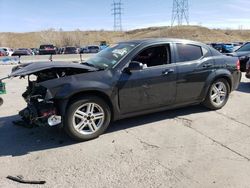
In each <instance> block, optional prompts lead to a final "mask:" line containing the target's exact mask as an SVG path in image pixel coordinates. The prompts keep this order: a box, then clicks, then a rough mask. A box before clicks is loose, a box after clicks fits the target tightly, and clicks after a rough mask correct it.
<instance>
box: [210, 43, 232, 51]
mask: <svg viewBox="0 0 250 188" xmlns="http://www.w3.org/2000/svg"><path fill="white" fill-rule="evenodd" d="M211 46H212V47H213V48H214V49H216V50H218V51H219V52H221V53H232V52H233V51H234V45H233V44H231V43H211Z"/></svg>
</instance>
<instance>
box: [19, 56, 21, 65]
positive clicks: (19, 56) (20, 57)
mask: <svg viewBox="0 0 250 188" xmlns="http://www.w3.org/2000/svg"><path fill="white" fill-rule="evenodd" d="M18 57H19V61H18V64H21V55H18Z"/></svg>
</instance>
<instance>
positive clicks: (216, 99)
mask: <svg viewBox="0 0 250 188" xmlns="http://www.w3.org/2000/svg"><path fill="white" fill-rule="evenodd" d="M226 98H227V87H226V85H225V84H224V83H223V82H216V83H214V84H213V85H212V88H211V92H210V99H211V102H212V103H213V104H214V105H216V106H219V105H221V104H222V103H224V101H225V100H226Z"/></svg>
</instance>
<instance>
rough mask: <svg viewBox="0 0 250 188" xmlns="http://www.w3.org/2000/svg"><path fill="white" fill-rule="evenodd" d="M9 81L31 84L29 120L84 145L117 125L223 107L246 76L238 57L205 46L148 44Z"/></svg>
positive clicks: (28, 67)
mask: <svg viewBox="0 0 250 188" xmlns="http://www.w3.org/2000/svg"><path fill="white" fill-rule="evenodd" d="M10 77H27V78H28V87H27V90H26V91H25V93H23V98H24V99H25V101H26V102H27V107H26V108H25V109H24V110H22V111H20V115H21V116H22V118H23V120H24V121H25V122H27V123H29V124H35V125H38V126H57V125H60V126H62V127H64V129H65V131H66V132H67V133H68V134H69V135H70V136H71V137H72V138H74V139H76V140H79V141H85V140H89V139H93V138H96V137H98V136H99V135H100V134H102V133H103V132H104V131H105V130H106V129H107V127H108V126H109V124H110V122H111V121H115V120H118V119H123V118H127V117H132V116H136V115H141V114H147V113H152V112H156V111H163V110H167V109H172V108H177V107H182V106H187V105H195V104H203V105H205V106H206V107H208V108H210V109H213V110H217V109H220V108H222V107H223V106H224V105H225V104H226V103H227V100H228V98H229V94H230V92H232V91H233V90H235V89H236V88H237V87H238V85H239V82H240V79H241V72H240V65H239V61H238V58H235V57H228V56H224V55H222V54H220V53H219V52H217V51H216V50H214V49H213V48H211V47H208V46H207V45H205V44H202V43H198V42H193V41H187V40H178V39H146V40H135V41H128V42H122V43H119V44H116V45H114V46H110V47H109V48H106V49H105V50H103V51H101V52H100V53H98V54H96V55H95V56H93V57H92V58H90V59H89V60H87V61H86V62H84V63H70V62H38V63H29V64H22V65H19V66H16V67H14V68H13V70H12V73H11V75H10Z"/></svg>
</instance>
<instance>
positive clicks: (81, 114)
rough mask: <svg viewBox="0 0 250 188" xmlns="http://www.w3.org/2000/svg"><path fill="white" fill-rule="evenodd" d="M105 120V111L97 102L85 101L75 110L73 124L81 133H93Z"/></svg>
mask: <svg viewBox="0 0 250 188" xmlns="http://www.w3.org/2000/svg"><path fill="white" fill-rule="evenodd" d="M104 120H105V113H104V110H103V109H102V107H101V106H99V105H98V104H96V103H85V104H83V105H81V106H80V107H79V108H77V110H76V111H75V112H74V115H73V126H74V129H75V130H76V131H77V132H79V133H80V134H84V135H89V134H93V133H95V132H96V131H98V130H99V129H100V127H101V126H102V125H103V123H104Z"/></svg>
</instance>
